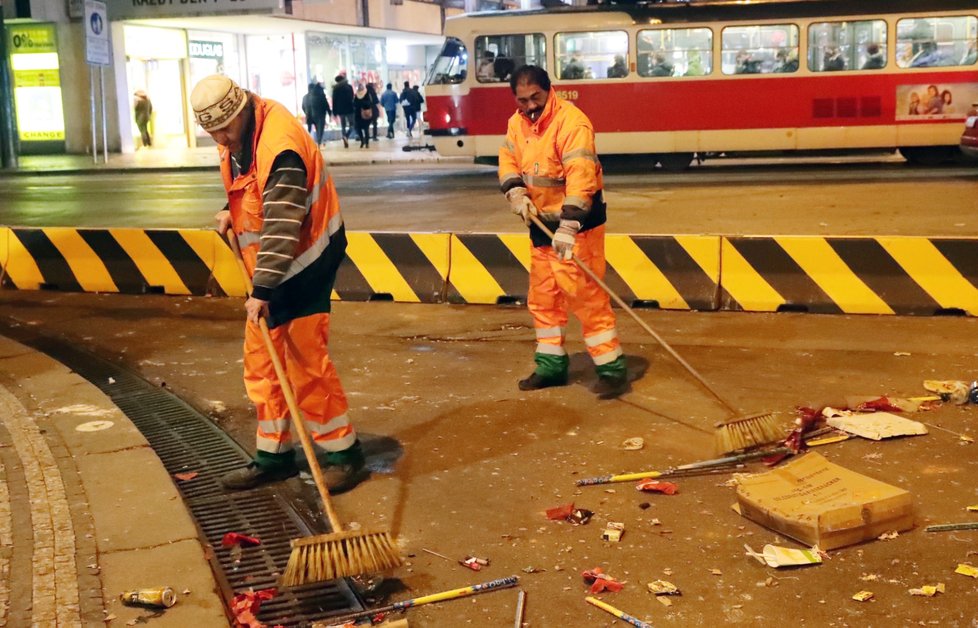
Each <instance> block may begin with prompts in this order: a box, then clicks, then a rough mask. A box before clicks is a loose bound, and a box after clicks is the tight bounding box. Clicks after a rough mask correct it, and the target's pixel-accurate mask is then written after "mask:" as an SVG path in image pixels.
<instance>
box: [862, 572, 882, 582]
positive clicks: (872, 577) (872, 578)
mask: <svg viewBox="0 0 978 628" xmlns="http://www.w3.org/2000/svg"><path fill="white" fill-rule="evenodd" d="M859 579H860V580H862V581H863V582H876V581H878V580H879V579H880V576H879V574H876V573H869V574H864V575H862V576H859Z"/></svg>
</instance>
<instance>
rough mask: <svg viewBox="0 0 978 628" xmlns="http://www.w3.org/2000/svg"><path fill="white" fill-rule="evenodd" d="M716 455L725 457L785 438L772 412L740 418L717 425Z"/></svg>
mask: <svg viewBox="0 0 978 628" xmlns="http://www.w3.org/2000/svg"><path fill="white" fill-rule="evenodd" d="M715 438H716V453H717V454H719V455H725V454H729V453H733V452H739V451H744V450H748V449H753V448H754V447H760V446H761V445H767V444H769V443H775V442H777V441H780V440H783V439H784V438H785V434H784V430H782V429H780V428H779V427H778V423H777V421H776V420H775V418H774V415H773V414H772V413H770V412H762V413H759V414H751V415H747V416H740V417H736V418H734V419H730V420H729V421H724V422H723V423H718V424H717V429H716V434H715Z"/></svg>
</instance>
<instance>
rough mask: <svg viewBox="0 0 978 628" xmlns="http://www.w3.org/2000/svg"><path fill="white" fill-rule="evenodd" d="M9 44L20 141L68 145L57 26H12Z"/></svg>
mask: <svg viewBox="0 0 978 628" xmlns="http://www.w3.org/2000/svg"><path fill="white" fill-rule="evenodd" d="M7 44H8V46H9V49H10V67H11V69H12V70H13V87H14V106H15V108H16V109H17V129H18V132H19V135H20V141H21V142H40V141H64V139H65V122H64V110H63V108H62V104H61V76H60V71H59V69H58V65H59V64H58V41H57V37H56V35H55V25H54V24H8V25H7Z"/></svg>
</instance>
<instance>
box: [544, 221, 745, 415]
mask: <svg viewBox="0 0 978 628" xmlns="http://www.w3.org/2000/svg"><path fill="white" fill-rule="evenodd" d="M527 215H528V216H529V217H530V220H532V221H533V224H535V225H536V226H537V227H539V228H540V230H541V231H543V233H545V234H546V236H547V237H548V238H550V239H553V237H554V233H553V231H551V230H550V229H548V228H547V226H546V225H545V224H543V221H541V220H540V219H539V218H538V217H537V216H536V215H535V214H527ZM573 259H574V263H575V264H577V267H578V268H580V269H581V270H582V271H584V274H585V275H587V276H588V277H590V278H591V279H593V280H594V283H596V284H598V285H599V286H600V287H601V289H602V290H604V291H605V292H607V293H608V296H609V297H611V298H612V300H614V302H615V303H617V304H618V306H619V307H620V308H621V309H623V310H625V311H626V312H628V315H629V316H631V317H632V318H634V319H635V322H636V323H638V324H639V326H640V327H641V328H642V329H644V330H645V331H647V332H648V333H649V335H650V336H652V337H653V338H655V340H656V342H658V343H659V344H660V345H662V348H663V349H665V350H666V351H667V352H668V353H669V355H671V356H672V357H673V359H675V360H676V362H679V364H680V365H681V366H682V367H683V368H684V369H686V372H687V373H689V374H690V375H692V376H693V377H694V378H696V381H698V382H699V383H700V385H702V386H703V388H705V389H706V390H707V391H709V393H710V394H711V395H713V397H714V398H715V399H716V400H717V401H719V402H720V405H722V406H723V407H724V408H726V409H727V411H728V412H730V414H732V415H736V414H738V411H737V410H735V409H734V407H733V406H731V405H730V404H729V403H728V402H727V400H726V399H724V398H723V397H721V396H720V394H719V393H717V391H715V390H713V387H712V386H710V385H709V384H708V383H707V382H706V380H705V379H703V376H702V375H700V374H699V373H697V372H696V369H694V368H693V367H692V366H691V365H690V364H689V362H687V361H686V360H684V359H683V357H682V356H681V355H679V354H678V353H676V350H675V349H673V348H672V347H670V346H669V343H667V342H666V341H665V340H663V339H662V336H660V335H659V334H657V333H656V332H655V330H654V329H652V328H651V327H649V325H648V324H647V323H646V322H645V321H643V320H642V319H641V317H639V315H638V314H636V313H635V310H633V309H632V308H630V307H628V304H627V303H625V301H624V299H622V298H621V297H620V296H618V295H617V294H615V293H614V292H613V291H612V290H611V288H609V287H608V284H606V283H605V282H604V281H602V280H601V278H600V277H598V275H597V273H595V272H594V271H593V270H591V267H590V266H588V265H587V264H585V263H584V262H583V261H582V260H581V258H579V257H578V256H577V255H574V256H573Z"/></svg>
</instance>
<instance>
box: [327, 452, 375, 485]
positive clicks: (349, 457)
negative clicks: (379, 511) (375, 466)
mask: <svg viewBox="0 0 978 628" xmlns="http://www.w3.org/2000/svg"><path fill="white" fill-rule="evenodd" d="M325 458H326V459H325V460H324V462H323V479H324V480H325V481H326V488H328V489H329V493H330V495H337V494H339V493H345V492H346V491H349V490H350V489H352V488H354V487H355V486H356V485H357V484H359V483H360V482H362V481H364V480H365V479H366V478H367V476H368V475H369V474H370V471H369V470H368V469H367V461H366V459H365V458H364V456H363V449H362V448H361V447H360V441H359V440H358V441H356V442H354V443H353V445H352V446H351V447H348V448H347V449H344V450H343V451H331V452H329V453H327V454H326V457H325Z"/></svg>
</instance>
